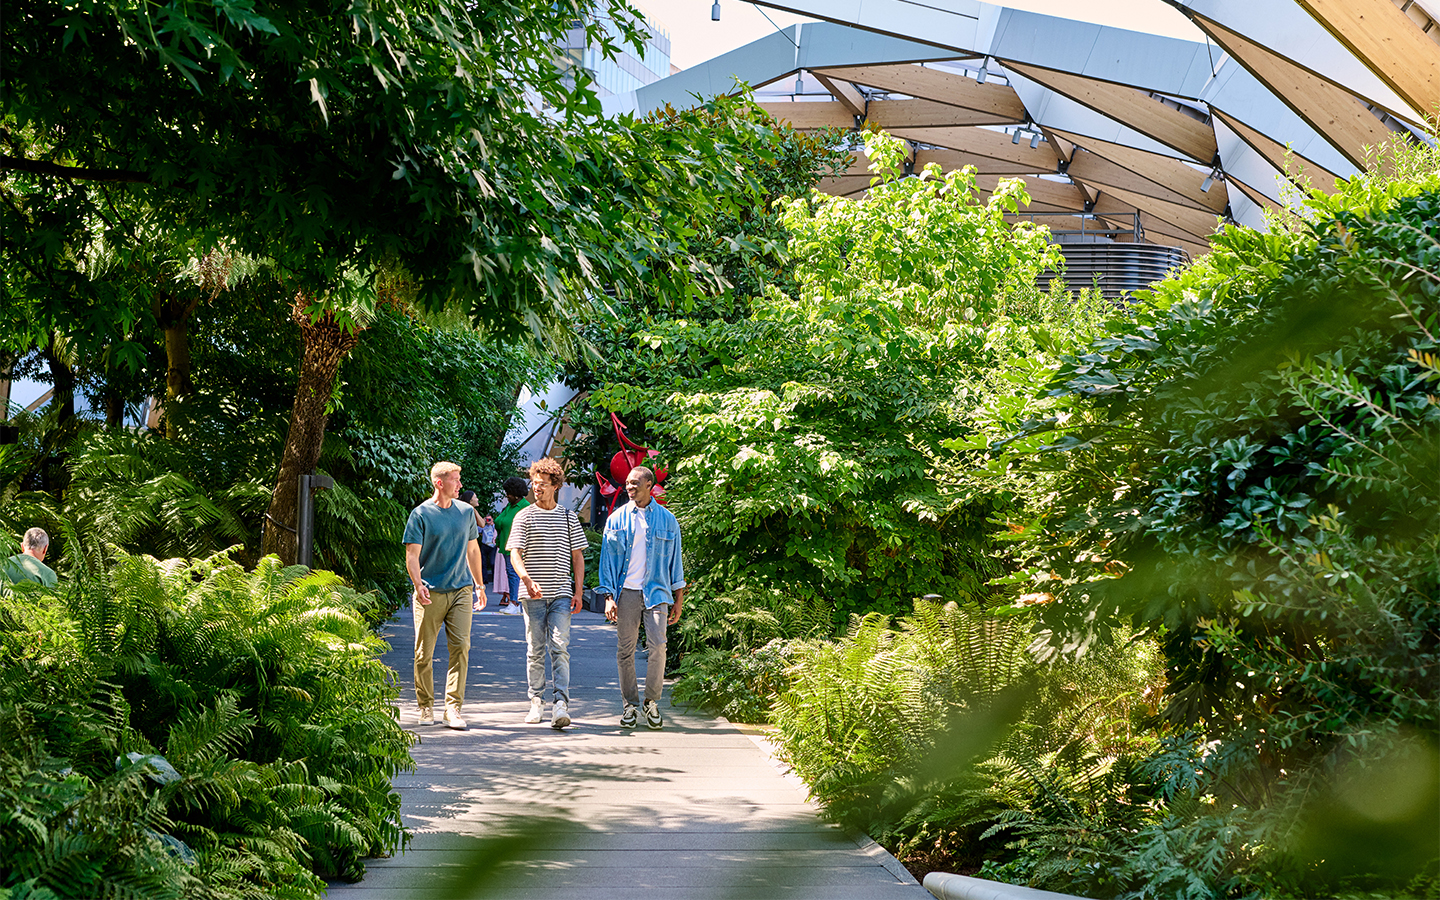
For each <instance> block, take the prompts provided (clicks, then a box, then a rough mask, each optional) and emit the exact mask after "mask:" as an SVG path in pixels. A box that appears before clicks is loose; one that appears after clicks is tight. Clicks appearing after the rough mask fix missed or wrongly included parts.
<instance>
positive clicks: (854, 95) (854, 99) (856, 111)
mask: <svg viewBox="0 0 1440 900" xmlns="http://www.w3.org/2000/svg"><path fill="white" fill-rule="evenodd" d="M810 75H811V76H812V77H813V78H814V79H815V80H816V81H818V82H820V85H821V87H823V88H825V90H827V91H829V92H830V94H831V96H833V97H834V98H835V99H836V100H839V101H840V102H841V103H843V104H845V108H846V109H848V110H850V114H851V115H852V116H863V115H865V95H864V94H862V93H860V91H859V89H857V88H856V87H855V85H853V84H851V83H849V82H848V81H839V80H836V79H833V78H828V77H826V76H825V75H823V74H821V73H820V72H811V73H810Z"/></svg>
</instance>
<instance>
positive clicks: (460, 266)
mask: <svg viewBox="0 0 1440 900" xmlns="http://www.w3.org/2000/svg"><path fill="white" fill-rule="evenodd" d="M9 12H10V13H11V15H8V16H6V17H5V19H4V21H3V23H0V29H3V32H4V41H5V47H6V52H7V57H6V58H7V65H6V66H5V67H4V70H3V73H0V77H3V85H0V87H3V90H0V120H3V135H4V141H5V143H6V145H7V146H6V153H5V154H3V155H0V173H3V179H0V196H3V198H4V200H5V202H4V203H0V226H3V227H0V233H3V235H4V237H3V240H4V241H5V245H4V246H5V253H3V254H0V302H3V306H0V321H3V322H5V324H6V327H5V328H4V329H0V353H3V354H5V356H4V357H0V370H4V369H8V368H9V364H10V363H13V362H14V361H16V359H17V358H18V357H23V356H26V355H27V354H32V353H33V354H38V358H39V359H40V360H41V361H42V362H43V364H44V368H45V370H46V378H47V380H49V381H51V382H52V383H53V384H54V386H55V389H56V404H55V405H56V406H57V407H58V409H59V412H58V415H57V421H56V423H55V431H56V434H55V435H54V438H53V441H52V443H53V444H55V445H56V446H55V448H52V450H51V452H50V453H47V454H46V456H47V465H48V467H49V469H50V470H51V471H53V472H54V473H56V474H57V475H59V476H61V477H57V478H56V479H55V480H56V481H63V471H64V467H63V465H59V464H55V463H54V462H53V460H54V459H55V458H56V457H58V456H61V455H63V445H64V444H65V443H66V442H67V441H68V440H70V439H71V438H73V436H74V434H73V432H74V429H75V424H74V422H73V412H74V404H73V397H74V395H75V390H76V388H77V385H78V384H79V379H80V378H81V376H80V375H79V374H78V373H77V370H80V369H85V370H88V371H89V373H90V374H91V375H92V376H93V377H94V380H95V381H96V383H97V386H98V393H100V394H101V395H103V396H104V397H105V398H106V403H107V404H108V406H109V416H108V418H109V420H110V423H111V424H112V425H117V424H119V422H120V419H121V415H120V412H121V410H122V408H123V406H124V403H125V402H127V401H130V402H134V401H135V400H138V399H139V398H140V397H143V396H144V394H142V393H140V384H139V382H140V381H141V380H142V379H140V378H138V377H137V376H139V375H140V374H141V372H142V370H144V369H147V368H151V367H153V366H155V365H156V364H157V362H158V363H159V364H161V365H163V366H164V367H165V368H164V371H165V374H166V378H165V385H166V390H165V392H164V396H165V399H166V413H167V416H168V417H169V418H170V419H172V420H176V421H178V420H180V419H183V418H184V413H185V410H186V408H187V402H186V401H187V400H189V399H190V394H191V379H190V367H191V365H190V359H189V352H188V332H189V325H190V321H191V318H192V316H194V314H195V311H196V310H197V308H199V307H200V306H201V305H203V304H204V303H206V302H207V297H210V296H211V295H212V294H213V293H215V292H217V291H219V290H221V289H223V287H225V286H226V285H227V284H228V281H229V280H230V276H231V275H233V274H234V272H233V266H231V264H230V263H231V262H232V261H233V260H237V259H243V260H247V261H249V262H251V263H254V264H256V265H263V266H264V267H266V268H267V271H268V273H269V275H270V276H272V277H270V278H269V279H268V282H269V284H270V286H271V289H270V290H268V291H259V292H257V293H256V294H255V295H254V297H253V299H254V300H255V301H256V306H257V309H256V311H257V313H258V315H257V317H256V318H257V319H258V320H259V322H266V323H270V322H279V321H283V320H286V319H290V320H293V321H294V324H295V325H296V326H298V327H299V331H300V336H301V346H302V352H301V353H300V355H299V359H298V373H297V374H296V377H295V380H294V384H293V391H292V394H291V396H290V416H289V420H288V422H287V423H286V424H285V428H284V432H285V439H284V441H283V442H282V443H281V444H280V448H279V449H280V458H279V465H278V466H276V467H275V468H274V469H273V470H272V472H271V474H270V476H269V482H270V485H271V487H272V492H271V497H270V503H269V505H268V508H267V510H266V516H267V521H270V522H272V523H274V526H273V527H271V528H267V529H266V530H265V531H264V532H263V534H262V548H264V549H266V550H267V551H274V552H277V553H278V554H279V555H280V556H281V558H282V559H285V560H293V559H294V558H295V554H296V541H295V538H294V537H293V535H294V533H295V527H296V516H297V507H298V500H297V496H296V490H297V488H296V484H297V482H298V477H299V476H300V475H301V474H305V473H309V472H312V471H313V470H314V469H315V467H316V466H317V465H318V464H319V463H320V460H321V458H322V456H323V454H324V452H325V447H324V436H325V433H326V429H327V424H328V418H329V416H330V415H331V414H332V413H333V407H332V406H331V404H330V402H329V401H330V399H331V397H332V395H333V394H334V391H335V386H336V379H337V377H338V369H339V366H340V363H341V362H342V361H343V360H344V358H345V357H346V356H347V355H348V354H349V352H350V351H351V350H352V349H353V348H354V347H355V345H356V343H357V341H358V340H359V337H358V335H360V334H361V333H362V332H364V330H365V329H366V328H367V327H369V326H370V325H371V324H372V323H373V321H374V317H375V316H376V314H377V311H378V310H382V309H384V308H385V307H387V306H390V305H395V304H396V303H400V304H402V305H407V306H410V307H413V308H419V309H424V310H426V311H430V312H434V311H437V310H440V309H442V308H444V309H446V310H449V311H450V312H452V313H454V312H458V313H459V314H460V315H463V316H465V317H466V318H467V319H468V320H469V321H471V322H472V323H477V324H480V325H482V326H483V327H485V328H486V329H487V330H488V331H489V332H490V333H492V334H505V335H507V336H510V337H514V336H517V335H520V334H523V333H527V332H528V333H530V334H540V333H542V332H546V331H548V332H549V334H550V335H551V336H557V335H559V336H563V335H564V334H565V333H566V329H567V328H568V327H569V326H570V324H571V323H572V320H573V319H576V318H578V317H580V316H581V315H582V313H583V310H584V308H585V307H586V306H587V305H588V304H589V303H590V302H591V300H592V298H594V297H596V296H599V295H603V294H605V293H606V292H614V293H615V294H616V295H617V296H619V297H622V298H623V297H625V296H628V295H630V294H640V295H644V294H647V293H648V292H653V291H662V292H664V293H666V294H667V295H669V296H672V297H694V296H699V295H701V294H702V293H708V292H712V291H714V290H716V289H718V288H719V287H720V286H721V285H722V284H723V278H722V277H721V276H720V274H719V273H718V272H717V271H716V270H715V268H714V267H713V266H711V265H710V264H708V263H707V262H705V261H704V260H703V259H701V258H700V257H699V256H697V252H698V248H696V247H692V246H691V244H690V239H691V238H692V237H693V236H694V234H695V229H694V227H693V224H692V223H693V222H695V221H698V220H706V219H717V218H718V219H723V218H725V217H727V216H729V217H732V218H733V217H734V215H735V211H736V210H739V209H742V208H744V207H745V206H746V205H747V201H748V200H749V199H750V198H751V197H752V196H753V195H754V193H755V189H756V187H755V183H754V181H753V179H752V178H751V177H750V175H749V174H748V172H747V171H746V170H745V169H744V167H741V166H737V165H734V164H733V162H732V161H733V159H734V158H736V157H737V156H743V155H745V154H746V153H747V152H748V150H747V148H749V147H751V146H752V145H753V144H755V143H756V142H757V141H760V142H763V141H764V140H765V139H766V136H767V135H768V129H766V128H765V127H764V126H762V125H761V124H759V123H757V122H756V121H755V120H754V116H752V115H749V114H747V113H745V112H743V110H744V109H745V103H744V101H743V100H742V101H732V100H730V99H729V98H719V99H717V100H715V101H713V102H711V103H709V104H706V105H705V107H704V108H703V109H702V110H699V111H690V110H685V111H680V112H675V113H674V114H673V115H671V116H670V117H669V118H668V119H667V121H666V122H665V123H663V124H661V123H658V122H654V121H643V122H637V121H634V120H632V119H629V118H620V119H612V118H605V117H600V116H599V115H598V113H599V106H598V99H597V97H596V94H595V91H594V88H593V85H592V84H591V83H590V82H589V80H588V78H587V77H586V76H585V74H584V73H583V71H577V72H570V73H567V72H564V71H562V70H561V68H560V66H558V65H557V60H556V57H555V54H554V47H555V46H556V45H557V44H558V43H559V42H560V39H561V38H563V37H564V36H565V35H567V34H568V33H569V32H570V30H571V28H572V27H576V26H577V24H578V27H580V28H581V29H582V30H583V31H584V33H585V34H586V36H587V39H588V41H589V42H590V44H591V46H594V47H596V48H598V49H599V50H601V51H602V52H604V53H608V54H611V55H613V54H614V52H615V51H616V49H617V46H618V45H617V43H616V37H615V36H616V35H618V36H619V38H620V39H622V40H624V41H626V42H629V43H631V44H635V45H639V44H640V43H641V42H642V41H643V39H644V38H645V34H644V31H643V27H642V22H641V19H640V17H639V14H638V13H637V12H636V11H635V10H633V9H631V8H630V7H629V6H628V5H627V4H625V3H624V2H623V0H572V2H566V3H551V2H539V0H507V2H494V3H484V4H467V3H463V2H452V0H442V2H439V3H438V4H430V5H428V6H425V7H424V8H421V7H418V6H414V5H409V4H405V3H394V2H391V3H379V4H372V5H368V6H365V7H363V8H361V7H355V8H350V7H348V6H345V5H343V4H341V5H335V4H330V3H326V2H306V3H301V4H298V5H297V4H289V5H286V4H273V3H266V2H261V3H257V4H251V3H246V4H241V5H239V6H224V7H217V6H213V5H206V4H196V3H177V4H172V5H169V6H166V7H165V8H164V10H163V22H161V23H159V24H157V23H156V22H155V21H154V20H153V18H152V16H153V15H154V13H152V10H151V9H150V8H149V7H148V6H146V5H145V4H143V3H141V4H136V3H124V2H122V3H115V4H96V3H90V2H85V3H80V4H78V5H75V4H72V5H66V4H63V3H55V2H50V0H25V2H24V3H22V4H21V5H19V6H16V7H13V8H11V9H9ZM597 13H600V14H603V15H600V16H598V17H597V15H596V14H597ZM602 19H603V20H604V22H605V23H606V24H601V20H602ZM118 98H125V99H124V101H123V102H122V101H121V100H120V99H118ZM191 269H194V270H195V271H196V272H197V273H198V274H200V275H201V276H202V277H200V278H198V279H197V280H198V282H199V283H200V284H199V289H197V286H196V285H184V284H177V283H176V282H177V276H178V275H180V274H181V273H183V272H186V271H189V270H191ZM211 276H213V277H211ZM397 285H403V290H400V289H397ZM153 328H159V329H160V330H162V331H163V332H164V335H165V341H164V355H163V362H162V361H160V360H157V354H155V353H152V352H150V349H151V348H150V346H147V342H146V340H145V338H146V337H147V336H148V332H149V331H150V330H151V329H153ZM175 430H176V429H174V428H172V427H171V425H169V424H167V432H172V433H171V434H170V436H171V437H173V436H175V435H174V433H173V432H174V431H175Z"/></svg>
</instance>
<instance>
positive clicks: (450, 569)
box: [403, 499, 475, 591]
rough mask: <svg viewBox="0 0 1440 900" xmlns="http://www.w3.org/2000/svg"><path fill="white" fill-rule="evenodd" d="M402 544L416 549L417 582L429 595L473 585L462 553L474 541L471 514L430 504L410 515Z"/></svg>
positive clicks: (464, 506)
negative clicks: (428, 590) (418, 555)
mask: <svg viewBox="0 0 1440 900" xmlns="http://www.w3.org/2000/svg"><path fill="white" fill-rule="evenodd" d="M403 540H404V542H405V543H407V544H419V545H420V580H421V581H423V582H425V585H426V586H427V587H429V588H430V590H432V591H454V590H458V589H460V588H463V587H469V586H470V585H472V584H474V583H475V580H474V579H473V578H471V577H470V566H469V565H468V563H467V562H466V558H465V551H466V548H467V547H468V545H469V543H470V542H471V541H473V540H475V510H474V509H473V508H472V507H471V506H470V504H468V503H460V502H458V501H457V502H453V503H451V504H450V508H449V509H441V508H440V506H439V505H438V504H437V503H436V502H435V501H434V500H433V499H431V500H426V501H425V502H424V503H422V504H420V505H419V506H417V507H415V508H414V509H413V510H411V511H410V518H409V519H408V520H406V522H405V537H404V539H403Z"/></svg>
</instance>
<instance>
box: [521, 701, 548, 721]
mask: <svg viewBox="0 0 1440 900" xmlns="http://www.w3.org/2000/svg"><path fill="white" fill-rule="evenodd" d="M544 717H545V701H544V700H541V699H540V698H539V697H531V698H530V715H528V716H526V717H525V724H526V725H539V724H540V720H541V719H542V718H544Z"/></svg>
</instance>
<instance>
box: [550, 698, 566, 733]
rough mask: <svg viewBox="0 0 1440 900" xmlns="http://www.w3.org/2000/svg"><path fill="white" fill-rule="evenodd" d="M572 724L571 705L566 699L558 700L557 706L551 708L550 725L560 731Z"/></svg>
mask: <svg viewBox="0 0 1440 900" xmlns="http://www.w3.org/2000/svg"><path fill="white" fill-rule="evenodd" d="M569 724H570V705H569V704H568V703H566V702H565V701H564V700H556V701H555V706H554V708H552V709H551V710H550V727H551V728H553V729H555V730H556V731H559V730H560V729H562V728H564V727H565V726H566V725H569Z"/></svg>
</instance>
